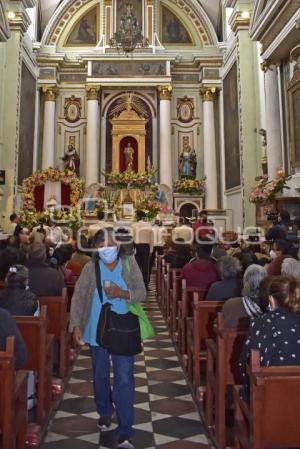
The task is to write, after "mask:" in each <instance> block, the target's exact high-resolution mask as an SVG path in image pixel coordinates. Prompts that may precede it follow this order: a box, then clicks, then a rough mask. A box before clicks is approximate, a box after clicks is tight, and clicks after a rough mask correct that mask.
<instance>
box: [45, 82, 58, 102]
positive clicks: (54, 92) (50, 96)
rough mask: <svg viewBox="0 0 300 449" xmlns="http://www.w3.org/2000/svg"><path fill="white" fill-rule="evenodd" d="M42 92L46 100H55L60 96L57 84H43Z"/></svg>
mask: <svg viewBox="0 0 300 449" xmlns="http://www.w3.org/2000/svg"><path fill="white" fill-rule="evenodd" d="M41 89H42V93H43V96H44V99H45V101H55V100H56V97H57V96H58V93H59V91H58V89H57V87H56V86H42V88H41Z"/></svg>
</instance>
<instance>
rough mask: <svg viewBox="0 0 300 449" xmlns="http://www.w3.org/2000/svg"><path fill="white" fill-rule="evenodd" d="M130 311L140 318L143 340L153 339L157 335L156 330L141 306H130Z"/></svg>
mask: <svg viewBox="0 0 300 449" xmlns="http://www.w3.org/2000/svg"><path fill="white" fill-rule="evenodd" d="M128 311H129V312H131V313H133V314H134V315H137V316H138V318H139V323H140V328H141V338H142V340H143V341H144V340H149V339H150V338H153V337H154V335H155V332H154V329H153V327H152V324H151V323H150V321H149V318H148V317H147V315H146V312H145V310H144V309H143V307H142V306H141V304H138V303H137V304H128Z"/></svg>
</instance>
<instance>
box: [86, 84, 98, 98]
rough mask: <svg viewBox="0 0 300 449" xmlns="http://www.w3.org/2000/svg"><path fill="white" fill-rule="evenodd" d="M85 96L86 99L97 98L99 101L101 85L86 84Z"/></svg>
mask: <svg viewBox="0 0 300 449" xmlns="http://www.w3.org/2000/svg"><path fill="white" fill-rule="evenodd" d="M85 91H86V98H87V100H98V101H99V94H100V91H101V86H86V88H85Z"/></svg>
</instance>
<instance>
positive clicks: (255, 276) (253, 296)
mask: <svg viewBox="0 0 300 449" xmlns="http://www.w3.org/2000/svg"><path fill="white" fill-rule="evenodd" d="M266 277H267V271H266V270H265V268H263V267H261V266H260V265H256V264H253V265H250V266H249V267H248V268H247V270H246V271H245V273H244V276H243V288H242V297H236V298H230V299H227V301H226V302H225V304H224V306H223V309H222V312H223V314H224V324H225V327H238V326H239V325H241V326H244V325H245V324H246V323H245V321H249V319H250V318H254V317H257V316H260V315H262V314H263V313H264V311H265V309H264V304H262V301H261V297H260V285H261V283H262V281H263V280H264V279H265V278H266Z"/></svg>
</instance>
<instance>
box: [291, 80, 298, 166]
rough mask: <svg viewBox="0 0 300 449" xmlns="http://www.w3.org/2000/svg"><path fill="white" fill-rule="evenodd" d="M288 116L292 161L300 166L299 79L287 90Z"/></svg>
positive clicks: (294, 164)
mask: <svg viewBox="0 0 300 449" xmlns="http://www.w3.org/2000/svg"><path fill="white" fill-rule="evenodd" d="M289 116H290V117H289V118H290V130H291V131H290V133H291V148H292V163H293V166H294V167H299V166H300V81H298V82H296V83H295V84H293V85H292V87H291V89H290V91H289Z"/></svg>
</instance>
